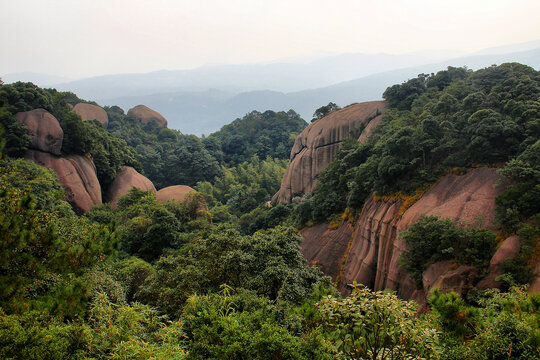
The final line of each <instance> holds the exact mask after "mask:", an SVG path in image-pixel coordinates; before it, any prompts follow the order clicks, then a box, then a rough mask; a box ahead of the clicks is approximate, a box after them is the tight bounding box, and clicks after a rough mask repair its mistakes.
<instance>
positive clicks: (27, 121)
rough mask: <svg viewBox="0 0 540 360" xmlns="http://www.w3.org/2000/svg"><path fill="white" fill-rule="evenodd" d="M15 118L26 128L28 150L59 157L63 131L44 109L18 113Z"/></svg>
mask: <svg viewBox="0 0 540 360" xmlns="http://www.w3.org/2000/svg"><path fill="white" fill-rule="evenodd" d="M15 117H16V118H17V120H19V122H20V123H21V124H24V125H25V126H26V127H27V128H28V134H29V135H30V139H31V143H30V148H32V149H35V150H40V151H44V152H48V153H51V154H54V155H60V150H61V149H62V141H63V139H64V131H63V130H62V128H61V127H60V124H59V123H58V120H57V119H56V118H55V117H54V116H53V115H52V114H51V113H49V112H48V111H46V110H44V109H35V110H31V111H25V112H19V113H17V114H15Z"/></svg>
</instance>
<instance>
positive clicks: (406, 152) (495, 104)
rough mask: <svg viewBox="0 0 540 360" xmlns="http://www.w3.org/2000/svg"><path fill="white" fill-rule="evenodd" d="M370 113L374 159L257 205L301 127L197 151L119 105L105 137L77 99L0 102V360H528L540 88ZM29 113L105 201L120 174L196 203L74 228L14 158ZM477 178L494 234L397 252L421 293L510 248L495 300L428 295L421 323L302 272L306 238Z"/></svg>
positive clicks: (359, 288) (120, 213) (119, 210)
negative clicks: (56, 128)
mask: <svg viewBox="0 0 540 360" xmlns="http://www.w3.org/2000/svg"><path fill="white" fill-rule="evenodd" d="M383 96H384V98H385V99H386V100H387V102H388V104H389V109H387V110H386V111H385V113H384V117H383V121H382V123H381V125H379V126H378V127H377V128H376V129H375V131H374V132H373V134H372V135H371V136H370V137H369V139H368V140H367V142H365V143H363V144H359V143H358V141H357V140H356V139H349V140H347V141H344V143H343V146H342V148H341V150H340V151H339V152H338V154H337V157H336V159H335V160H334V161H333V162H332V163H330V165H329V166H328V167H327V168H326V169H325V170H324V171H323V172H322V173H321V174H320V176H319V179H318V180H319V182H318V185H317V187H316V189H315V191H314V193H313V194H306V195H304V196H303V197H302V198H297V199H295V200H294V201H293V202H292V203H291V204H280V205H277V204H273V205H270V204H268V203H267V202H268V201H269V200H270V199H271V197H272V195H273V194H274V193H275V192H276V191H277V190H278V189H279V186H280V182H281V178H282V177H283V174H284V172H285V168H286V166H287V159H288V156H289V153H290V151H291V147H292V144H293V141H294V138H295V137H296V135H297V134H298V133H300V132H301V131H302V129H303V128H304V127H305V126H306V125H307V123H306V122H305V121H304V120H302V119H301V118H300V117H299V115H298V114H296V113H295V112H294V111H292V110H291V111H288V112H273V111H266V112H264V113H259V112H255V111H254V112H251V113H249V114H247V115H246V116H245V117H244V118H242V119H237V120H235V121H234V122H232V123H231V124H230V125H226V126H224V127H223V128H222V129H221V130H220V131H218V132H216V133H214V134H211V135H210V136H208V137H204V138H198V137H196V136H193V135H185V134H182V133H181V132H180V131H177V130H172V129H167V128H166V127H160V126H158V124H157V123H156V122H154V121H150V122H148V123H146V124H142V123H141V122H140V121H139V120H137V119H136V118H135V117H134V116H132V115H128V114H125V113H124V111H123V110H122V109H120V108H119V107H115V106H113V107H105V110H106V112H107V114H108V117H109V126H108V128H107V129H105V128H103V126H102V125H101V124H100V123H99V122H97V121H82V120H81V118H80V117H79V116H78V115H77V114H76V113H75V112H73V111H72V110H71V107H70V105H74V104H76V103H79V102H84V100H82V99H79V98H78V97H77V96H76V95H75V94H71V93H64V92H58V91H56V90H54V89H41V88H39V87H37V86H35V85H33V84H31V83H15V84H0V124H1V128H0V131H1V138H0V150H1V159H0V226H1V231H0V254H1V255H0V357H1V358H5V359H335V358H340V359H482V360H483V359H486V360H487V359H508V358H512V359H540V351H539V349H540V293H534V294H530V293H527V292H526V285H527V284H528V283H529V282H530V280H531V277H532V271H531V267H530V264H531V261H532V260H534V259H535V257H536V256H538V239H539V237H540V236H539V235H540V215H539V214H540V211H539V210H540V208H539V206H540V205H539V204H540V185H539V184H540V123H539V122H540V73H539V72H538V71H535V70H534V69H532V68H529V67H527V66H523V65H520V64H515V63H514V64H503V65H500V66H492V67H489V68H486V69H482V70H478V71H475V72H473V71H470V70H468V69H466V68H448V69H447V70H444V71H441V72H439V73H437V74H421V75H419V76H418V77H417V78H414V79H411V80H409V81H407V82H405V83H403V84H398V85H394V86H391V87H389V88H388V89H387V90H386V91H385V93H384V95H383ZM329 105H330V104H329ZM37 108H41V109H45V110H47V111H48V112H49V113H51V114H52V115H53V116H54V117H56V119H58V122H59V124H60V126H61V128H62V130H63V137H64V141H63V143H62V147H61V155H62V156H67V155H72V154H79V155H83V156H85V157H88V158H90V159H92V160H93V162H94V164H95V167H96V172H97V177H98V179H99V182H100V184H101V186H102V191H103V192H105V191H106V190H107V187H108V186H109V185H110V184H111V183H112V181H113V180H114V178H115V176H116V175H117V173H118V172H119V171H120V169H121V167H122V166H125V165H128V166H132V167H134V168H135V169H137V170H138V171H139V172H140V173H142V174H144V175H145V176H146V177H148V178H149V179H150V180H151V181H152V182H153V183H154V185H155V186H156V188H158V189H159V188H163V187H166V186H169V185H177V184H183V185H190V186H193V187H194V188H195V189H196V190H198V192H197V193H194V194H192V195H191V196H188V197H187V198H186V199H185V200H184V201H181V202H175V201H168V202H159V201H157V199H156V195H155V194H154V193H153V192H151V191H143V190H140V189H137V188H132V189H131V191H129V193H127V194H126V195H125V196H123V197H122V198H120V200H119V201H118V202H117V204H116V205H115V206H112V204H110V203H104V204H102V205H97V206H94V207H93V208H92V209H91V210H90V211H89V212H87V213H86V214H83V215H81V214H76V213H75V212H74V211H73V210H72V208H71V206H70V205H69V203H67V202H66V201H65V195H66V194H65V190H64V189H63V188H62V186H61V185H60V183H59V179H58V176H57V175H56V173H55V172H53V171H51V170H48V169H46V168H44V167H41V166H39V165H37V164H35V163H33V162H31V161H28V160H25V159H24V156H25V153H26V152H27V150H28V149H29V147H30V144H31V138H30V137H29V136H28V129H27V128H26V127H25V126H24V125H22V124H21V123H20V122H19V121H18V120H17V118H16V117H15V115H16V114H17V113H19V112H21V111H28V110H33V109H37ZM319 110H321V109H319ZM322 110H324V109H322ZM322 110H321V111H322ZM322 116H324V114H321V113H317V112H316V113H315V114H314V117H315V118H316V119H317V118H319V117H322ZM317 121H320V120H317ZM486 165H489V166H492V167H497V168H499V169H500V170H499V172H500V174H501V175H503V176H504V177H505V183H504V184H501V185H500V186H504V187H505V188H504V189H505V190H504V191H503V192H502V193H501V195H500V196H499V197H498V198H497V200H496V204H497V222H498V225H497V226H498V228H499V229H500V232H499V233H498V234H496V233H493V232H492V231H489V230H486V229H478V228H465V227H461V226H459V224H456V223H454V222H452V221H450V220H448V219H440V218H436V217H424V218H422V219H421V220H419V221H418V222H417V223H415V224H414V225H413V226H411V227H410V228H409V229H408V230H407V231H405V232H404V233H403V237H404V239H405V242H406V244H407V246H408V252H407V253H406V254H405V256H404V258H403V265H402V266H403V267H404V268H405V269H406V271H407V273H408V274H409V275H410V276H411V278H412V279H413V280H415V281H419V280H420V278H421V275H422V272H423V270H424V269H425V268H426V267H427V266H428V265H429V264H430V263H432V262H434V261H437V260H439V259H449V258H451V259H456V261H458V262H459V263H464V264H471V265H474V266H477V267H478V268H482V267H486V266H487V263H488V262H489V259H490V258H491V255H492V254H493V252H494V250H495V248H496V246H497V241H498V237H497V236H498V235H501V234H505V235H509V234H518V235H519V236H520V237H521V238H522V239H524V242H523V244H522V246H521V249H520V252H519V255H518V256H516V257H515V258H514V259H513V260H511V261H509V262H507V263H506V264H505V273H504V274H503V276H502V277H501V281H502V283H503V284H504V286H503V288H502V289H490V290H484V291H472V292H469V295H468V296H467V297H463V298H462V297H460V296H459V295H458V294H456V293H454V292H450V293H441V292H439V291H438V290H435V291H433V292H432V293H431V294H430V296H429V299H428V305H429V311H427V312H424V313H422V314H418V313H417V309H418V307H417V305H416V304H415V303H414V302H413V301H406V300H403V299H400V298H398V297H397V296H396V295H395V294H394V293H392V292H390V291H383V292H375V291H372V290H370V289H369V288H367V287H365V286H363V285H361V284H356V283H354V284H351V292H350V294H349V295H346V294H339V293H338V292H337V290H336V288H335V287H334V284H333V283H332V280H331V279H330V278H329V277H326V276H324V274H323V273H322V272H321V271H320V270H319V269H318V268H317V267H315V266H309V265H308V264H307V262H306V260H305V259H304V258H303V257H302V255H301V253H300V250H299V245H300V243H301V241H302V238H301V236H300V235H299V234H298V229H300V228H301V227H304V226H306V225H311V224H314V223H319V222H324V221H332V220H334V219H336V218H343V217H344V215H346V216H345V217H349V218H350V219H351V221H354V218H355V216H357V214H358V213H359V212H360V211H361V209H362V206H363V204H364V202H365V201H366V199H368V198H369V197H371V196H375V197H380V198H384V197H389V198H401V199H404V200H406V199H414V197H415V195H416V194H418V193H421V191H422V190H423V189H425V188H426V187H428V186H430V185H431V184H433V183H434V182H435V181H436V180H437V179H439V178H440V177H441V176H444V175H445V174H448V173H463V172H465V171H466V170H467V169H471V168H474V167H478V166H486Z"/></svg>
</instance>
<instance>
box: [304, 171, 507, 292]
mask: <svg viewBox="0 0 540 360" xmlns="http://www.w3.org/2000/svg"><path fill="white" fill-rule="evenodd" d="M499 179H500V177H499V175H498V174H497V173H496V169H492V168H478V169H474V170H471V171H469V172H468V173H467V174H465V175H461V176H458V175H447V176H445V177H443V178H442V179H440V180H439V181H438V182H437V183H435V184H434V185H433V186H432V187H431V189H430V190H429V191H427V192H426V193H425V194H424V196H423V197H422V198H421V199H420V200H418V201H417V202H416V203H415V204H414V205H412V206H411V207H410V208H409V209H407V210H406V211H405V213H404V214H403V215H402V216H399V212H400V207H401V202H399V201H397V202H384V201H375V200H374V199H373V198H372V197H371V198H369V199H368V200H367V201H366V203H365V204H364V207H363V209H362V212H361V213H360V215H359V217H358V219H357V221H356V224H355V226H354V229H353V231H352V235H351V237H350V247H349V249H348V251H347V249H345V251H344V254H343V255H339V256H341V259H346V260H345V262H344V264H343V267H342V269H341V268H340V267H339V265H337V264H339V262H336V261H335V259H332V257H331V256H328V255H327V254H326V253H325V250H324V249H333V248H334V247H339V246H338V245H339V244H343V243H345V242H346V239H339V241H338V244H337V245H334V244H332V236H333V235H332V232H328V234H325V233H324V232H323V231H322V229H323V227H324V224H323V225H318V226H319V227H320V228H321V229H319V230H318V231H315V230H309V229H305V230H303V231H302V232H301V234H302V236H303V237H304V243H303V244H302V252H303V254H305V257H306V258H307V259H308V260H309V261H311V262H317V263H318V264H319V265H320V266H321V268H322V269H323V270H324V271H325V272H326V273H327V274H331V275H333V274H336V273H339V272H340V270H341V271H342V276H341V279H340V282H339V284H338V286H339V288H340V290H341V291H343V292H347V284H350V283H352V282H353V281H356V282H358V283H362V284H365V285H367V286H369V287H371V288H373V289H374V290H384V289H392V290H395V291H397V293H398V294H399V295H400V296H401V297H403V298H407V299H410V298H415V299H422V298H425V294H424V293H423V291H422V290H420V293H419V292H418V291H417V290H416V286H415V284H414V283H413V281H412V280H411V279H410V278H409V276H408V275H407V274H406V272H405V271H404V270H403V269H402V268H401V266H400V264H399V258H400V255H401V254H402V253H403V252H404V251H405V250H406V246H405V243H404V241H403V240H402V238H401V237H400V236H399V234H400V233H401V232H402V231H404V230H406V229H408V228H409V227H410V226H411V225H412V224H414V223H415V222H416V221H418V219H420V217H422V216H424V215H433V216H438V217H442V218H450V219H453V220H454V221H459V222H462V223H463V224H464V225H465V226H474V227H483V228H488V229H494V228H495V225H494V224H493V221H494V214H495V198H496V197H497V195H498V194H499V193H500V191H501V190H502V189H501V188H502V187H495V186H494V185H495V184H496V183H497V182H498V181H499ZM342 226H343V225H342ZM338 230H339V229H338ZM314 233H315V234H317V237H316V241H315V240H314V239H313V237H314V235H313V234H314ZM321 244H322V245H324V246H323V248H322V249H319V248H317V246H320V245H321ZM342 247H343V245H341V247H340V248H341V249H342ZM496 255H497V254H496ZM327 269H328V270H327ZM476 275H477V274H476V272H475V271H474V269H471V268H470V267H463V266H459V265H456V264H451V263H446V262H441V263H436V264H432V265H431V267H430V268H428V270H427V271H426V273H425V274H424V282H425V286H426V287H427V288H432V287H433V286H438V287H441V288H444V289H445V290H450V289H454V290H455V291H461V290H463V289H464V288H465V287H466V286H467V284H469V283H470V282H471V281H475V280H476Z"/></svg>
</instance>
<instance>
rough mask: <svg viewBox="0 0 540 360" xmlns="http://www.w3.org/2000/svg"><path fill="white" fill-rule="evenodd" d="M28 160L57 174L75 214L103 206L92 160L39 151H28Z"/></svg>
mask: <svg viewBox="0 0 540 360" xmlns="http://www.w3.org/2000/svg"><path fill="white" fill-rule="evenodd" d="M26 159H28V160H32V161H33V162H35V163H36V164H38V165H41V166H44V167H46V168H49V169H52V170H53V171H54V172H56V174H57V175H58V179H59V180H60V183H61V184H62V187H63V188H64V189H65V191H66V200H67V201H68V202H69V203H70V204H71V205H72V206H73V209H74V210H75V212H77V213H79V214H81V213H85V212H87V211H89V210H90V208H91V207H92V206H94V205H98V204H101V186H100V185H99V181H98V179H97V175H96V166H95V165H94V162H93V161H92V160H90V159H88V158H86V157H84V156H80V155H71V156H68V157H66V158H63V157H59V156H55V155H52V154H49V153H46V152H42V151H38V150H28V152H27V153H26Z"/></svg>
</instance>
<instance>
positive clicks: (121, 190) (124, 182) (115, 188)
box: [107, 166, 156, 207]
mask: <svg viewBox="0 0 540 360" xmlns="http://www.w3.org/2000/svg"><path fill="white" fill-rule="evenodd" d="M132 187H136V188H139V189H141V190H144V191H152V192H153V193H154V194H155V193H156V188H155V187H154V184H153V183H152V182H151V181H150V180H149V179H148V178H146V177H145V176H144V175H141V174H139V172H137V170H135V169H134V168H132V167H131V166H123V167H122V169H121V170H120V171H119V172H118V173H117V174H116V177H115V178H114V180H113V182H112V183H111V185H110V186H109V189H108V190H107V202H110V203H111V204H112V206H113V207H115V206H116V203H117V202H118V199H120V197H122V196H124V195H126V194H127V193H128V191H129V190H130V189H131V188H132Z"/></svg>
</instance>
